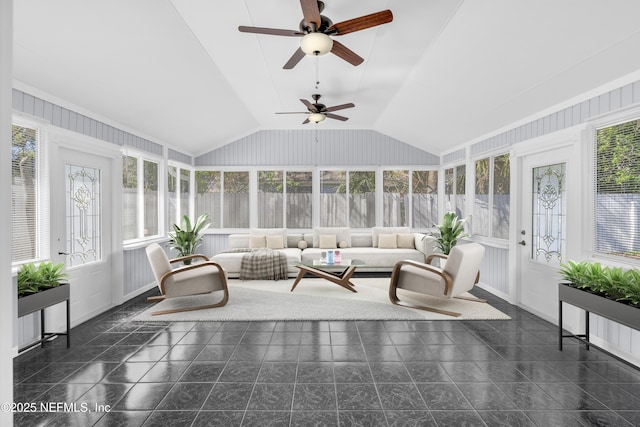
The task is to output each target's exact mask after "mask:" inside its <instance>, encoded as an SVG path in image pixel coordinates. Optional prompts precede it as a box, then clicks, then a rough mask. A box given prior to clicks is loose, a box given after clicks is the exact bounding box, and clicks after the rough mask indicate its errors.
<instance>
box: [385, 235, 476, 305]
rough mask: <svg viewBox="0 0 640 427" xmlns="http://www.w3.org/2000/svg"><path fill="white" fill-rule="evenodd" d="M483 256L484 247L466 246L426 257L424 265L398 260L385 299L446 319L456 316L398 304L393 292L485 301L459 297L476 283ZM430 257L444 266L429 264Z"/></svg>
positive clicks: (459, 246) (395, 294) (405, 303)
mask: <svg viewBox="0 0 640 427" xmlns="http://www.w3.org/2000/svg"><path fill="white" fill-rule="evenodd" d="M483 256H484V246H482V245H480V244H478V243H468V244H464V245H457V246H454V247H453V249H451V253H450V254H449V255H448V256H446V255H441V254H434V255H430V256H429V257H428V258H427V260H426V263H420V262H416V261H409V260H407V261H400V262H398V263H396V265H395V266H394V267H393V273H392V274H391V283H390V285H389V299H390V300H391V302H392V303H393V304H396V305H401V306H405V307H410V308H417V309H420V310H426V311H432V312H435V313H440V314H446V315H449V316H455V317H457V316H460V313H456V312H452V311H446V310H441V309H437V308H433V307H427V306H422V305H413V304H409V303H407V302H403V301H400V299H399V298H398V295H397V289H405V290H408V291H412V292H418V293H421V294H427V295H432V296H436V297H440V298H460V299H468V300H472V301H477V302H486V300H482V299H478V298H475V297H467V296H462V294H464V293H465V292H467V291H469V290H471V289H472V288H473V287H474V285H475V284H476V283H478V280H479V279H480V271H479V269H480V264H481V263H482V258H483ZM434 258H442V259H444V260H445V262H444V266H443V267H437V266H434V265H431V261H432V260H433V259H434Z"/></svg>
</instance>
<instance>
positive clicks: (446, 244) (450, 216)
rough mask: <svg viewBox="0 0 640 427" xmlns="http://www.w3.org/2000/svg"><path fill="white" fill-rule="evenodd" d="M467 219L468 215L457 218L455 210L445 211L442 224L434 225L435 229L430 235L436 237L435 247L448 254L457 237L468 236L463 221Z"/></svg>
mask: <svg viewBox="0 0 640 427" xmlns="http://www.w3.org/2000/svg"><path fill="white" fill-rule="evenodd" d="M468 219H469V217H466V218H464V219H459V218H458V215H456V213H455V212H447V213H446V214H444V217H443V218H442V224H439V225H438V224H436V225H435V227H436V229H437V230H436V231H432V232H431V233H430V235H431V236H433V237H435V238H436V247H437V248H438V249H440V251H441V252H442V253H443V254H445V255H449V252H451V248H453V247H454V246H455V245H456V244H457V243H458V240H459V239H462V238H464V237H468V236H469V234H468V233H465V232H464V223H465V222H466V221H467V220H468Z"/></svg>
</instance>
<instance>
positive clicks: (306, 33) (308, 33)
mask: <svg viewBox="0 0 640 427" xmlns="http://www.w3.org/2000/svg"><path fill="white" fill-rule="evenodd" d="M300 5H301V6H302V14H303V16H304V18H303V19H302V21H300V26H299V28H300V29H299V30H279V29H276V28H261V27H246V26H242V25H241V26H239V27H238V30H240V31H241V32H243V33H256V34H270V35H274V36H286V37H302V40H300V47H299V48H298V50H296V51H295V53H294V54H293V56H292V57H291V58H290V59H289V60H288V61H287V63H286V64H284V67H282V68H284V69H285V70H289V69H291V68H293V67H295V66H296V64H297V63H298V62H300V60H301V59H302V58H303V57H304V56H305V55H313V56H320V55H324V54H326V53H328V52H331V53H333V54H334V55H337V56H338V57H340V58H342V59H344V60H345V61H347V62H348V63H350V64H352V65H360V64H362V62H363V61H364V59H363V58H362V57H361V56H359V55H358V54H356V53H355V52H354V51H352V50H351V49H349V48H348V47H346V46H345V45H343V44H342V43H340V42H338V41H336V40H333V39H332V38H331V37H329V36H342V35H344V34H349V33H353V32H356V31H360V30H364V29H367V28H371V27H375V26H377V25H382V24H386V23H389V22H391V21H393V14H392V13H391V11H390V10H383V11H381V12H376V13H372V14H370V15H364V16H360V17H358V18H354V19H349V20H347V21H343V22H339V23H337V24H334V23H333V22H332V21H331V20H330V19H329V18H327V17H326V16H324V15H320V12H322V11H323V9H324V3H323V2H322V1H318V0H300Z"/></svg>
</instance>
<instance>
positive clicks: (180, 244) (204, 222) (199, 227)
mask: <svg viewBox="0 0 640 427" xmlns="http://www.w3.org/2000/svg"><path fill="white" fill-rule="evenodd" d="M209 225H211V222H210V221H209V214H206V213H205V214H202V215H200V216H199V217H198V218H197V219H196V222H195V223H194V224H193V226H192V225H191V220H190V219H189V217H188V216H187V215H183V216H182V221H181V223H180V225H178V224H173V231H170V232H169V247H170V248H171V249H174V250H176V251H177V252H178V255H179V256H181V257H183V256H188V255H194V254H195V253H196V249H197V248H198V247H199V246H200V244H202V236H203V234H204V231H205V230H206V229H207V228H209ZM184 263H185V264H190V263H191V260H185V261H184Z"/></svg>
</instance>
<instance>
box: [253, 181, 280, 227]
mask: <svg viewBox="0 0 640 427" xmlns="http://www.w3.org/2000/svg"><path fill="white" fill-rule="evenodd" d="M283 206H284V172H282V171H259V172H258V227H263V228H269V227H271V228H281V227H283V221H284V214H283Z"/></svg>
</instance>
